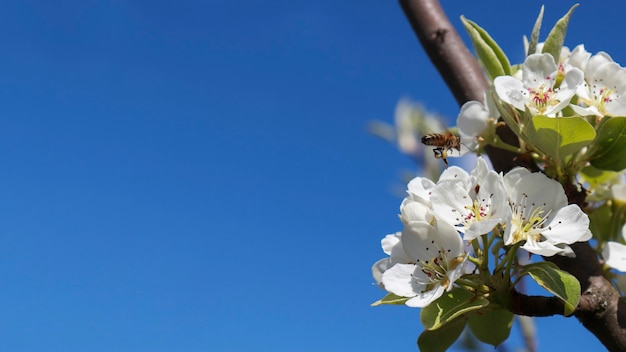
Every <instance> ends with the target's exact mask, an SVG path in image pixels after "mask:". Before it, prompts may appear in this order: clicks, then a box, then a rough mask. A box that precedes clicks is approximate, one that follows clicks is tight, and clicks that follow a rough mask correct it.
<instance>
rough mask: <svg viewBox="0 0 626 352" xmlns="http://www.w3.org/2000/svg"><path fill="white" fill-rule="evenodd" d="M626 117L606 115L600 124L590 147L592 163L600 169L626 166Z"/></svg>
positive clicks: (618, 169) (613, 169)
mask: <svg viewBox="0 0 626 352" xmlns="http://www.w3.org/2000/svg"><path fill="white" fill-rule="evenodd" d="M624 153H626V117H624V116H615V117H605V118H604V119H603V120H602V121H601V122H600V124H599V125H598V132H597V137H596V140H595V141H594V142H593V144H592V145H591V147H590V150H589V154H590V155H591V158H590V163H591V165H592V166H593V167H595V168H598V169H600V170H610V171H621V170H623V169H624V168H626V158H624Z"/></svg>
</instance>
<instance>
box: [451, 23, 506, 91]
mask: <svg viewBox="0 0 626 352" xmlns="http://www.w3.org/2000/svg"><path fill="white" fill-rule="evenodd" d="M461 21H462V22H463V26H465V30H466V31H467V33H468V34H469V36H470V40H471V41H472V45H473V46H474V50H476V55H477V56H478V59H479V61H480V63H481V64H482V65H483V67H484V68H485V71H486V72H487V75H488V76H489V78H490V79H491V80H492V81H493V79H494V78H496V77H498V76H503V75H510V74H511V63H510V62H509V59H508V58H507V57H506V55H505V54H504V51H502V49H500V47H499V46H498V44H497V43H496V42H495V40H493V38H491V36H490V35H489V33H487V32H486V31H485V30H484V29H482V28H481V27H480V26H478V25H477V24H476V23H474V22H472V21H470V20H468V19H466V18H465V17H463V16H461Z"/></svg>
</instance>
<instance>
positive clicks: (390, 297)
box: [371, 292, 409, 307]
mask: <svg viewBox="0 0 626 352" xmlns="http://www.w3.org/2000/svg"><path fill="white" fill-rule="evenodd" d="M408 300H409V297H402V296H398V295H394V294H393V293H391V292H390V293H388V294H387V295H385V297H383V298H381V299H379V300H378V301H376V302H374V303H372V304H371V306H372V307H376V306H380V305H383V304H404V303H406V301H408Z"/></svg>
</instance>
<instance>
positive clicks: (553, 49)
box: [543, 4, 578, 62]
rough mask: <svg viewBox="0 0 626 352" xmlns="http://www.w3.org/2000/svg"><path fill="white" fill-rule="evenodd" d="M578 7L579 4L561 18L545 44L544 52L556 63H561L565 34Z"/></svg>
mask: <svg viewBox="0 0 626 352" xmlns="http://www.w3.org/2000/svg"><path fill="white" fill-rule="evenodd" d="M577 7H578V4H576V5H574V6H572V7H571V8H570V9H569V11H567V13H566V14H565V16H563V17H561V19H559V20H558V21H557V22H556V24H555V25H554V28H552V30H551V31H550V34H548V38H546V41H545V43H544V44H543V52H544V53H548V54H550V55H552V57H553V58H554V62H559V56H560V55H561V48H562V47H563V42H564V41H565V32H567V25H568V23H569V19H570V17H571V16H572V12H574V9H575V8H577Z"/></svg>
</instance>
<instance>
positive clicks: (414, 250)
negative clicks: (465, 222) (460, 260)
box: [402, 221, 464, 261]
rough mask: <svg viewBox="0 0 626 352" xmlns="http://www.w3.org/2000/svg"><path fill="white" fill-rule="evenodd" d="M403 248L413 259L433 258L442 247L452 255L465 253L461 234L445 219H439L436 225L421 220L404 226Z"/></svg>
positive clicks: (456, 255)
mask: <svg viewBox="0 0 626 352" xmlns="http://www.w3.org/2000/svg"><path fill="white" fill-rule="evenodd" d="M402 248H404V251H405V252H406V253H407V254H408V256H409V257H410V258H411V259H412V260H413V261H417V260H418V259H419V260H431V259H432V258H434V257H436V256H437V252H438V251H439V250H442V249H445V250H447V251H449V252H448V256H450V257H458V256H460V255H462V254H463V253H464V250H463V240H462V239H461V236H459V234H458V232H457V231H456V229H455V228H454V227H453V226H452V225H450V224H448V223H446V222H445V221H438V222H437V226H436V227H435V226H431V225H430V224H428V223H425V222H419V221H414V222H411V223H410V224H408V225H406V226H404V230H403V231H402Z"/></svg>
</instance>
